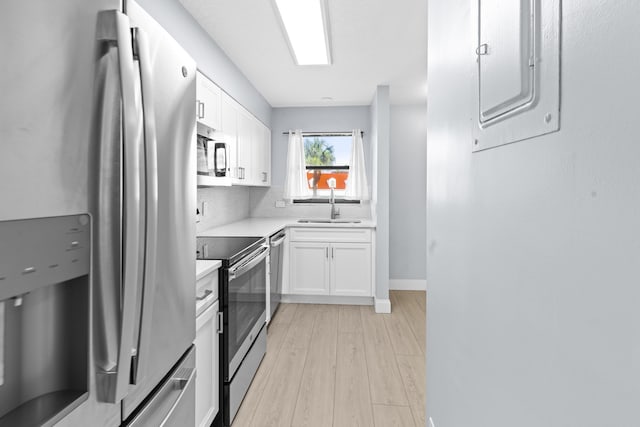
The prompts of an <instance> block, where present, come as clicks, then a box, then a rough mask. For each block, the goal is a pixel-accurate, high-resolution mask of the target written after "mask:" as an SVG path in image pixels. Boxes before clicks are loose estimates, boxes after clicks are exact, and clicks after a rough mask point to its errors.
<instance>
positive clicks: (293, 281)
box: [289, 229, 373, 297]
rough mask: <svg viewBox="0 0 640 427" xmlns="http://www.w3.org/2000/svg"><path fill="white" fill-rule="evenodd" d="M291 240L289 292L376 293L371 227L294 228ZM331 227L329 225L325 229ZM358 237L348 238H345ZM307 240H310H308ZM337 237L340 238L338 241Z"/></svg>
mask: <svg viewBox="0 0 640 427" xmlns="http://www.w3.org/2000/svg"><path fill="white" fill-rule="evenodd" d="M294 230H295V231H294V232H293V233H292V236H293V239H295V240H294V241H291V242H290V244H289V260H290V262H289V292H290V293H291V294H295V295H341V296H365V297H368V296H372V295H373V291H372V280H371V277H372V274H371V269H372V262H371V243H370V238H371V237H370V236H371V235H370V231H369V230H367V232H366V233H364V234H362V235H358V236H357V237H356V238H353V237H351V236H352V235H351V234H349V233H351V231H350V230H344V231H343V232H342V234H341V233H340V231H337V230H331V232H329V233H327V234H325V236H327V237H324V239H332V240H334V241H331V242H329V241H326V242H323V241H319V240H322V239H323V237H322V235H323V233H322V231H321V230H314V229H306V230H303V229H294ZM325 230H327V229H325ZM349 239H353V240H358V241H354V242H348V241H346V242H345V241H344V240H349ZM305 240H306V241H305ZM335 240H338V242H336V241H335Z"/></svg>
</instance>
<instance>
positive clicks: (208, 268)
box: [196, 259, 222, 280]
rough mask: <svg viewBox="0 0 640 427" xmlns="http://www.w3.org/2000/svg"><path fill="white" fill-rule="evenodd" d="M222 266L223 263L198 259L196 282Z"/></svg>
mask: <svg viewBox="0 0 640 427" xmlns="http://www.w3.org/2000/svg"><path fill="white" fill-rule="evenodd" d="M221 266H222V261H219V260H209V259H204V260H203V259H197V260H196V280H200V279H202V278H203V277H204V276H206V275H207V274H209V273H212V272H214V271H216V270H217V269H219V268H220V267H221Z"/></svg>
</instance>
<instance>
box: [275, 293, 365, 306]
mask: <svg viewBox="0 0 640 427" xmlns="http://www.w3.org/2000/svg"><path fill="white" fill-rule="evenodd" d="M280 302H284V303H296V304H343V305H373V298H372V297H348V296H341V295H294V294H282V297H281V299H280Z"/></svg>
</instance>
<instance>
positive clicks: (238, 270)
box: [229, 246, 269, 280]
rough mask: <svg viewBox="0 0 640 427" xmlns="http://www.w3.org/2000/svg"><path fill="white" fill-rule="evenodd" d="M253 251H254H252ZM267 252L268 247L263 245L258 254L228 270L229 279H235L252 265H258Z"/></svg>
mask: <svg viewBox="0 0 640 427" xmlns="http://www.w3.org/2000/svg"><path fill="white" fill-rule="evenodd" d="M254 253H255V252H254ZM268 254H269V247H268V246H263V247H262V248H261V249H260V251H259V253H258V255H256V256H254V257H253V258H251V259H250V260H249V261H247V262H245V263H242V264H241V265H239V266H238V267H234V268H232V269H230V270H229V280H235V279H237V278H239V277H240V276H242V275H243V274H245V273H246V272H248V271H249V270H251V269H252V268H253V267H255V266H256V265H258V264H259V263H260V262H261V261H262V260H264V259H265V258H266V257H267V255H268Z"/></svg>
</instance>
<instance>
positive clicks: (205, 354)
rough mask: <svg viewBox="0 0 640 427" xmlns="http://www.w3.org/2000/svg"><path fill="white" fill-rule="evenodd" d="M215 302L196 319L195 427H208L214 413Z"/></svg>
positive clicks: (216, 399)
mask: <svg viewBox="0 0 640 427" xmlns="http://www.w3.org/2000/svg"><path fill="white" fill-rule="evenodd" d="M218 311H219V301H216V302H215V303H214V304H213V305H211V306H210V307H209V308H208V309H206V310H205V311H204V312H203V313H202V314H201V315H200V316H198V317H197V318H196V340H195V345H196V427H208V426H209V425H211V423H212V422H213V419H214V418H215V416H216V415H217V414H218V410H219V409H220V403H219V402H220V400H219V388H218V387H219V386H220V384H219V380H220V375H219V365H218V360H219V357H220V351H219V350H220V348H219V341H218Z"/></svg>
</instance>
